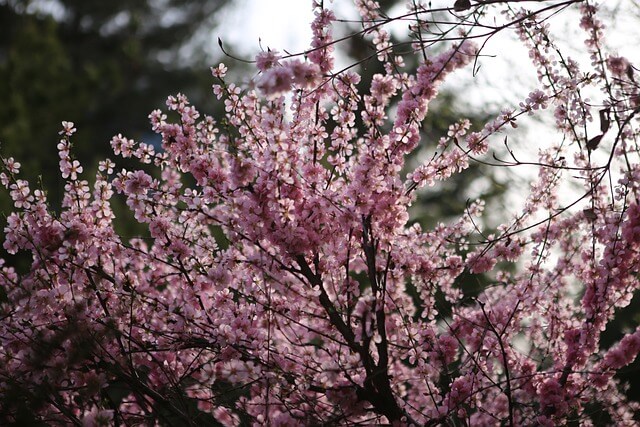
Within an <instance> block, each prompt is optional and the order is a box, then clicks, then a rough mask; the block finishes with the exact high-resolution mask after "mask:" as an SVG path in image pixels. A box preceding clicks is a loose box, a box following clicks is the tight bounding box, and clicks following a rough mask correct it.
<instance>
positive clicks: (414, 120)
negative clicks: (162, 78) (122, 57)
mask: <svg viewBox="0 0 640 427" xmlns="http://www.w3.org/2000/svg"><path fill="white" fill-rule="evenodd" d="M408 3H409V10H408V12H407V14H406V15H404V16H403V17H401V19H407V20H410V21H411V31H412V34H413V35H414V36H415V39H414V40H415V43H413V44H412V45H411V47H412V49H407V48H406V46H401V47H398V46H394V45H393V44H392V43H391V41H390V40H391V38H390V33H389V30H388V29H387V28H386V26H385V25H386V24H388V23H389V22H391V21H393V20H392V19H390V18H388V17H386V16H385V15H383V14H382V13H381V12H380V10H379V7H378V5H377V3H376V2H375V1H371V0H356V1H355V4H356V6H357V8H358V10H359V12H360V14H361V17H362V32H361V33H360V34H359V35H358V36H363V37H366V38H368V39H369V40H370V42H371V43H372V44H373V46H374V47H375V53H376V54H375V56H376V58H374V59H373V60H377V61H380V62H381V63H382V64H383V65H384V70H385V72H384V73H381V74H376V75H374V76H373V78H372V81H371V82H367V83H368V84H367V85H366V87H368V89H367V90H366V91H361V90H359V88H361V87H362V86H359V80H360V78H359V76H358V74H357V73H356V72H354V71H351V70H343V71H340V72H338V71H336V70H335V69H334V65H333V54H332V52H333V48H334V46H335V44H336V43H337V41H334V40H333V38H332V32H331V28H332V23H333V22H334V21H335V20H336V18H335V16H334V14H333V13H332V12H331V11H330V10H329V9H327V8H325V7H324V5H323V4H322V2H314V8H315V10H316V19H315V21H314V22H313V24H312V29H313V40H312V43H311V48H310V49H309V50H308V51H307V52H305V54H304V55H300V56H291V55H289V56H284V57H282V56H280V55H278V53H277V52H276V51H267V52H263V53H261V54H259V55H258V57H257V58H256V65H257V68H258V71H259V74H258V75H257V77H256V80H255V87H254V88H253V89H252V88H245V87H241V86H236V85H235V84H233V83H230V82H229V81H228V80H227V78H226V77H225V71H226V67H225V66H224V65H219V66H217V67H214V68H213V69H212V71H213V75H214V78H215V80H216V84H215V85H214V86H213V93H214V95H215V96H216V97H217V98H218V99H219V100H221V101H222V102H224V105H225V107H226V115H225V117H224V118H221V119H220V120H218V121H216V120H214V118H211V117H203V116H201V115H200V114H199V113H198V111H197V110H196V109H195V108H194V107H193V106H191V105H190V104H189V103H188V101H187V99H186V98H185V97H184V96H182V95H178V96H175V97H173V96H172V97H169V99H168V101H167V108H168V112H167V113H163V112H161V111H154V112H153V113H151V115H150V120H151V124H152V127H153V130H154V131H155V132H157V133H158V134H160V135H161V136H162V149H161V150H157V151H156V150H155V149H154V147H153V146H151V145H148V144H145V143H136V142H134V141H132V140H130V139H128V138H126V137H123V136H121V135H118V136H116V137H114V138H113V140H112V141H111V145H112V147H113V149H114V152H115V154H116V155H118V156H121V157H124V158H131V157H132V158H136V159H138V160H139V161H140V163H142V164H145V165H147V166H145V168H143V169H144V170H136V171H130V170H124V169H122V170H120V171H116V165H115V163H114V162H112V161H111V160H105V161H104V162H102V163H101V164H100V167H99V171H98V173H97V175H96V179H95V184H93V187H92V188H90V187H89V183H88V182H87V181H85V180H83V179H82V177H81V173H82V167H81V165H80V164H79V163H78V162H77V161H76V160H74V159H73V156H72V150H71V140H72V136H73V133H74V132H75V128H74V126H73V123H71V122H63V129H62V131H61V133H60V134H61V139H60V142H59V145H58V149H59V153H60V169H61V172H62V177H63V178H64V179H66V181H67V184H66V187H65V188H66V193H65V197H64V201H63V209H62V211H61V212H58V213H54V212H52V211H51V210H50V209H49V208H48V205H47V199H46V195H45V194H44V193H43V192H42V191H40V190H38V189H34V188H33V187H30V185H29V183H27V182H25V181H24V180H21V179H20V176H19V169H20V165H19V163H18V162H17V161H16V160H14V159H4V163H3V164H4V172H3V173H2V174H1V175H0V178H1V180H2V184H3V185H4V186H5V187H6V188H7V189H8V190H9V192H10V194H11V196H12V199H13V201H14V205H15V208H16V212H15V213H12V214H11V215H9V217H8V225H7V227H6V229H5V233H6V241H5V242H4V247H5V248H6V249H7V250H8V251H10V252H18V251H29V252H31V254H32V255H33V262H32V265H31V269H30V270H29V271H28V272H26V273H20V274H19V273H18V272H16V271H15V270H14V269H13V268H12V267H11V266H8V265H6V264H3V265H2V270H1V271H2V274H1V275H0V286H1V288H0V289H2V293H1V294H0V297H2V300H1V303H0V396H1V398H2V399H1V400H0V405H1V406H0V417H1V418H0V419H1V420H2V421H3V422H6V423H10V422H13V423H20V422H21V420H22V421H24V420H32V421H33V420H35V421H40V422H44V423H47V424H49V425H67V424H75V425H153V424H160V425H220V424H222V425H237V424H242V423H244V424H273V425H357V424H362V425H371V424H380V423H391V424H393V425H472V426H483V425H557V424H562V425H565V424H568V423H572V422H573V423H577V424H580V425H589V424H590V423H594V422H603V420H604V422H608V423H611V424H617V425H633V424H634V415H635V414H636V412H637V411H638V404H637V403H636V402H633V401H629V400H628V399H627V398H626V396H625V393H624V384H622V383H621V382H620V379H619V378H618V377H616V376H615V373H616V372H617V371H618V370H619V369H620V368H622V367H624V366H626V365H628V364H629V363H631V362H632V361H633V360H634V359H635V357H636V356H637V354H638V352H639V351H640V330H636V331H627V333H626V335H624V337H623V338H622V340H620V341H619V342H618V343H617V344H615V345H613V346H612V347H610V348H601V345H600V344H601V342H600V341H601V340H600V336H601V333H602V331H603V329H604V328H605V327H606V326H607V324H608V322H609V321H610V320H611V319H612V318H613V316H614V314H615V310H616V308H618V307H623V306H625V305H627V304H628V303H629V301H630V299H631V297H632V296H633V294H634V292H635V291H636V289H637V283H638V282H637V274H638V270H639V268H640V264H639V257H640V206H638V195H639V194H640V188H639V187H638V185H639V184H638V183H639V182H640V167H639V158H638V154H639V153H638V136H639V134H638V129H637V120H636V115H637V113H638V112H639V111H640V104H639V101H638V100H639V99H640V97H639V95H640V94H639V93H638V84H637V83H636V80H635V77H634V67H633V66H632V65H631V64H630V63H629V61H628V60H627V59H625V58H623V57H620V56H616V55H613V54H610V53H608V52H607V51H606V50H605V47H604V46H605V44H604V25H603V23H602V22H601V20H600V19H599V18H598V7H597V5H596V3H595V2H593V1H587V0H583V1H580V0H566V1H563V2H552V1H549V2H546V1H540V2H536V3H535V4H534V5H535V6H536V9H535V10H527V9H525V8H524V3H522V2H516V1H512V2H509V1H478V2H473V3H472V2H469V1H456V2H455V4H454V5H452V6H453V7H452V8H451V9H448V8H444V9H441V10H439V12H441V13H449V15H448V16H449V17H450V18H449V19H448V20H445V21H442V22H436V20H437V19H439V18H437V17H438V16H441V15H438V14H437V13H436V12H438V11H437V10H433V9H428V8H427V5H426V4H423V2H420V1H411V2H408ZM565 9H569V10H574V11H575V12H576V13H577V14H579V20H580V21H579V24H580V27H581V28H582V30H583V34H584V38H585V39H586V42H585V44H584V46H585V50H586V51H587V52H588V54H589V55H590V59H591V62H590V64H588V65H586V66H585V65H583V64H581V63H579V62H578V61H574V60H572V59H571V58H570V57H569V56H567V55H565V54H564V53H563V52H562V51H561V50H560V49H559V47H558V46H557V45H556V44H555V42H554V39H553V36H552V34H551V32H550V30H549V27H548V25H547V21H548V20H549V19H552V18H553V17H554V16H555V15H556V13H557V12H559V11H564V10H565ZM498 12H499V13H498ZM399 19H400V18H399ZM443 28H444V29H443ZM502 29H514V30H516V31H517V33H518V35H519V38H520V40H521V41H522V44H523V46H525V48H526V49H528V50H529V52H530V53H529V55H530V58H531V64H530V66H532V67H535V69H536V70H537V72H538V76H539V84H538V86H537V87H535V88H531V93H530V95H529V96H528V97H527V98H526V99H524V100H522V102H521V103H520V105H519V106H518V107H515V108H506V109H505V110H503V111H502V112H501V113H500V114H499V115H498V116H497V117H496V118H495V119H494V120H492V121H490V122H488V123H487V124H486V125H485V126H484V127H483V128H482V129H478V130H472V129H470V126H469V123H468V121H465V120H462V121H460V122H458V123H452V124H451V127H450V130H449V133H448V135H447V136H446V137H444V138H442V139H441V140H440V141H438V142H437V143H433V142H431V141H423V140H421V124H422V122H423V120H424V118H425V116H426V115H427V114H428V106H429V102H430V101H432V100H433V99H434V98H435V97H436V96H437V93H438V87H439V86H440V85H441V83H442V82H443V81H444V80H445V79H446V78H447V77H448V76H449V75H450V74H451V73H453V72H464V70H460V71H457V70H459V69H463V68H464V67H465V66H468V65H469V64H471V63H473V62H474V61H476V60H477V59H478V57H479V55H480V54H481V49H480V46H481V42H482V40H484V38H486V37H489V36H491V35H492V34H495V33H496V32H498V31H501V30H502ZM436 30H437V31H441V32H439V33H436ZM474 40H478V42H477V43H476V42H474ZM431 46H434V47H435V49H436V50H435V51H433V52H432V51H431ZM402 52H408V53H402ZM408 55H416V56H417V57H418V58H419V61H420V65H419V66H418V68H417V69H416V70H415V71H411V70H408V69H405V67H404V63H405V60H406V59H407V56H408ZM469 66H470V65H469ZM585 93H592V94H595V95H592V96H593V97H594V98H593V99H594V100H592V101H588V100H587V99H586V97H585V95H584V94H585ZM545 109H551V110H552V111H553V112H554V117H555V129H554V132H555V134H551V135H552V136H551V137H550V141H551V142H550V144H548V145H546V146H544V145H541V147H540V152H539V158H538V159H537V160H536V161H532V162H527V163H530V164H529V166H528V167H535V168H537V170H538V174H537V177H536V178H535V179H534V180H533V182H531V185H530V191H529V194H528V196H527V197H526V200H525V201H524V203H523V204H522V206H520V207H519V208H518V209H516V210H514V211H513V215H512V217H507V219H506V220H505V222H504V224H503V225H501V226H500V227H498V228H497V229H496V230H494V231H493V232H489V233H485V232H484V231H483V230H480V229H479V226H478V225H477V224H478V223H479V222H478V218H479V217H480V216H481V215H482V210H483V203H482V201H481V200H478V201H475V202H473V203H470V204H469V206H468V209H467V210H466V212H464V213H463V214H461V215H460V217H459V218H457V219H456V220H453V221H450V222H448V223H442V224H439V225H438V226H437V227H435V228H433V229H427V230H423V229H421V227H419V226H418V225H416V224H412V222H411V220H410V217H409V214H408V208H409V207H410V206H411V205H412V203H413V202H414V201H415V200H416V197H418V196H417V195H418V194H419V192H420V191H424V190H421V189H422V188H423V187H425V186H432V185H434V184H435V183H437V182H438V181H444V180H447V179H449V178H450V177H451V176H453V175H455V174H460V173H464V171H465V169H466V168H467V167H468V166H469V164H470V162H476V161H481V162H485V163H488V164H493V165H495V166H496V167H501V166H521V165H523V164H524V163H525V162H522V161H520V160H519V159H518V157H517V156H516V155H515V154H514V152H513V151H510V154H511V158H510V160H509V161H506V160H499V159H498V157H497V156H494V157H492V156H491V155H490V154H489V153H490V152H493V148H492V145H503V136H501V133H502V132H503V131H504V130H505V129H506V128H511V127H515V126H516V123H517V121H518V119H519V118H520V117H521V116H523V115H527V114H536V113H538V112H541V111H542V110H545ZM425 145H426V146H427V148H428V149H430V150H431V152H432V153H433V155H432V156H430V157H429V158H427V159H425V160H424V162H423V163H422V164H421V165H420V166H419V167H417V168H415V169H413V170H411V171H409V172H408V174H407V172H406V170H405V168H406V165H405V160H406V158H407V156H408V155H409V154H410V153H412V152H413V151H415V150H416V149H417V148H418V147H419V146H425ZM509 148H510V149H511V148H512V147H509ZM150 167H153V168H155V170H156V171H157V172H156V173H155V175H154V173H150V172H149V170H150V169H149V168H150ZM185 177H188V180H185V179H183V178H185ZM567 179H574V180H576V182H579V183H580V185H581V187H582V191H581V192H579V193H578V194H577V195H575V197H574V198H573V199H572V201H571V202H569V203H567V202H566V200H564V199H563V198H561V197H560V196H559V188H560V186H561V184H562V182H563V181H564V180H567ZM187 182H189V183H190V184H187ZM114 192H115V193H119V194H121V195H123V196H124V197H125V198H126V201H127V205H128V206H129V207H130V208H131V210H132V212H133V214H134V216H135V218H136V219H137V220H138V221H140V222H142V223H145V224H148V228H149V233H150V236H151V237H150V238H148V239H133V240H129V241H126V240H124V239H122V238H120V237H119V236H118V235H117V234H116V233H115V232H114V229H113V225H112V220H113V217H114V216H113V213H112V210H111V208H110V199H111V198H112V196H113V194H114ZM481 274H483V275H485V276H486V277H488V278H489V280H490V285H489V286H487V287H486V288H484V289H483V290H482V291H481V292H480V294H479V295H477V296H475V295H471V294H470V293H469V292H468V291H467V290H466V289H464V287H463V286H461V283H462V282H461V281H460V277H462V276H463V275H471V276H473V275H481ZM438 301H445V302H446V304H447V305H448V307H450V309H448V310H446V313H445V312H442V310H440V309H439V303H438Z"/></svg>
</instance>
